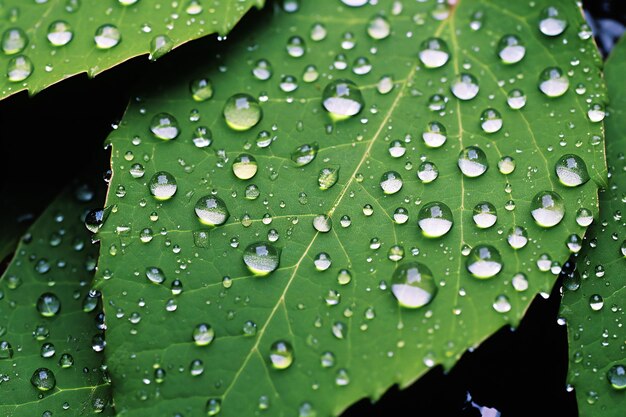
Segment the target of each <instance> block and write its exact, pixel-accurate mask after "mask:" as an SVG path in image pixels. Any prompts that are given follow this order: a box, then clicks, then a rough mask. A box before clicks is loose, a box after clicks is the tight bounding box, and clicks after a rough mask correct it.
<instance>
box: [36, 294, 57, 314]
mask: <svg viewBox="0 0 626 417" xmlns="http://www.w3.org/2000/svg"><path fill="white" fill-rule="evenodd" d="M37 311H38V312H39V314H40V315H41V316H42V317H54V316H56V315H57V314H59V311H61V300H59V297H57V296H56V295H55V294H52V293H50V292H47V293H44V294H41V296H40V297H39V299H38V300H37Z"/></svg>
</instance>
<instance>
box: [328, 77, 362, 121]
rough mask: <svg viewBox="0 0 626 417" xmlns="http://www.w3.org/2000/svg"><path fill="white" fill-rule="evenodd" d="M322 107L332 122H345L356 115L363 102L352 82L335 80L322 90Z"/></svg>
mask: <svg viewBox="0 0 626 417" xmlns="http://www.w3.org/2000/svg"><path fill="white" fill-rule="evenodd" d="M322 105H323V106H324V109H326V111H328V113H329V115H330V116H331V118H333V119H334V120H345V119H348V118H350V117H352V116H354V115H356V114H358V113H359V112H360V111H361V109H362V108H363V106H364V105H365V102H364V101H363V96H362V95H361V90H360V89H359V87H357V85H356V84H354V83H353V82H352V81H350V80H335V81H332V82H330V83H329V84H328V85H327V86H326V88H324V92H323V93H322Z"/></svg>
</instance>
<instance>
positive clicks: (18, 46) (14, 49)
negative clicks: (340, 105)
mask: <svg viewBox="0 0 626 417" xmlns="http://www.w3.org/2000/svg"><path fill="white" fill-rule="evenodd" d="M27 44H28V36H26V33H25V32H24V31H23V30H22V29H20V28H9V29H7V30H5V31H4V33H3V34H2V51H3V52H4V53H5V54H6V55H14V54H18V53H20V52H22V51H23V50H24V48H26V45H27Z"/></svg>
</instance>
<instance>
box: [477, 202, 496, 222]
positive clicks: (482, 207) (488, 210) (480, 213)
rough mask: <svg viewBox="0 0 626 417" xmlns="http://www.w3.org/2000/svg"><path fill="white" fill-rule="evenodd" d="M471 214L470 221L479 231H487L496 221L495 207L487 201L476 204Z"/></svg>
mask: <svg viewBox="0 0 626 417" xmlns="http://www.w3.org/2000/svg"><path fill="white" fill-rule="evenodd" d="M473 213H474V214H473V215H472V219H473V220H474V223H475V224H476V226H478V227H479V228H481V229H487V228H489V227H491V226H493V225H494V224H496V221H497V220H498V214H497V212H496V208H495V206H494V205H493V204H491V203H489V202H487V201H483V202H480V203H478V204H476V206H474V212H473Z"/></svg>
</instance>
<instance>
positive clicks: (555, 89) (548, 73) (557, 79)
mask: <svg viewBox="0 0 626 417" xmlns="http://www.w3.org/2000/svg"><path fill="white" fill-rule="evenodd" d="M568 88H569V80H568V78H567V75H565V74H564V73H563V70H562V69H561V68H559V67H548V68H546V69H545V70H543V72H542V73H541V75H540V76H539V89H540V90H541V92H542V93H544V94H545V95H546V96H548V97H560V96H562V95H563V94H565V92H566V91H567V89H568Z"/></svg>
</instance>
